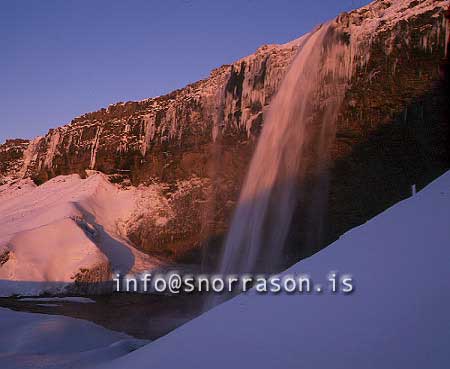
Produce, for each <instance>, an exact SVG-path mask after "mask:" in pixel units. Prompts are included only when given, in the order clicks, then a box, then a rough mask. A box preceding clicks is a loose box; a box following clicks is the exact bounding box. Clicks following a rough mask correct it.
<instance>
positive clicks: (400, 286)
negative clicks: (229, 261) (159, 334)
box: [105, 172, 450, 369]
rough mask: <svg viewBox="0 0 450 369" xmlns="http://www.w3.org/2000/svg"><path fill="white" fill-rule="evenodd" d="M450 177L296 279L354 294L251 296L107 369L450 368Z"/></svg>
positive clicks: (355, 233) (306, 266) (345, 239)
mask: <svg viewBox="0 0 450 369" xmlns="http://www.w3.org/2000/svg"><path fill="white" fill-rule="evenodd" d="M449 219H450V172H447V173H446V174H445V175H443V176H442V177H441V178H439V179H438V180H436V181H435V182H433V183H432V184H431V185H429V186H428V187H427V188H425V189H424V190H423V191H421V192H419V193H418V194H417V195H416V196H415V197H413V198H410V199H408V200H405V201H402V202H400V203H398V204H397V205H395V206H393V207H392V208H390V209H388V210H387V211H385V212H384V213H382V214H380V215H379V216H377V217H375V218H373V219H372V220H370V221H369V222H367V223H366V224H364V225H362V226H360V227H358V228H355V229H353V230H351V231H349V232H348V233H346V234H345V235H343V236H342V237H341V238H340V239H339V240H338V241H336V242H335V243H333V244H332V245H330V246H329V247H328V248H326V249H324V250H322V251H321V252H319V253H318V254H316V255H314V256H312V257H310V258H309V259H307V260H304V261H301V262H300V263H298V264H296V265H294V266H293V267H292V268H291V269H290V270H288V271H287V272H286V273H296V274H297V273H308V274H310V275H311V277H312V278H313V280H314V279H316V280H317V279H321V280H324V278H326V276H327V275H328V273H329V272H330V271H338V272H341V273H351V274H352V275H353V278H354V281H355V286H356V290H355V292H354V293H353V294H351V295H340V294H337V295H331V294H327V293H323V294H310V295H286V294H280V295H256V294H255V293H254V292H253V293H250V294H247V295H241V296H238V297H237V298H235V299H233V300H231V301H228V302H227V303H225V304H223V305H221V306H218V307H217V308H215V309H213V310H212V311H210V312H208V313H206V314H204V315H203V316H201V317H199V318H197V319H195V320H194V321H191V322H190V323H188V324H186V325H185V326H183V327H181V328H179V329H177V330H176V331H174V332H172V333H170V334H169V335H167V336H165V337H163V338H161V339H159V340H158V341H155V342H153V343H151V344H149V345H148V346H146V347H144V348H142V349H140V350H137V351H135V352H133V353H131V354H129V355H127V356H125V357H123V358H120V359H118V360H116V361H114V362H112V363H109V364H108V365H105V367H106V368H109V369H115V368H126V367H129V368H134V369H139V368H146V369H147V368H151V369H163V368H178V367H180V368H181V367H182V368H198V369H201V368H217V369H220V368H259V369H263V368H271V369H273V368H284V369H289V368H292V369H300V368H314V369H321V368H323V369H329V368H335V369H339V368H374V369H375V368H376V369H379V368H383V369H389V368H392V369H398V368H409V369H413V368H418V369H419V368H420V369H422V368H430V369H432V368H436V369H438V368H439V369H440V368H447V367H450V351H449V350H448V342H450V319H449V317H448V312H449V311H450V268H449V266H450V248H449V244H450V227H449Z"/></svg>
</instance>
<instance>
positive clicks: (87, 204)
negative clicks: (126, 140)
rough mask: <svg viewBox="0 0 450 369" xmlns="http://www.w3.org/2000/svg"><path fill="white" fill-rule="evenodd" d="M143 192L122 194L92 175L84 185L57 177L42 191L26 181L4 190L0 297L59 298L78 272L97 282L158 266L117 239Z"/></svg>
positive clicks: (74, 178) (0, 193)
mask: <svg viewBox="0 0 450 369" xmlns="http://www.w3.org/2000/svg"><path fill="white" fill-rule="evenodd" d="M143 191H144V190H142V189H139V188H135V187H130V188H129V189H122V188H120V187H118V186H115V185H113V184H111V183H110V182H109V181H108V179H107V177H106V176H104V175H103V174H100V173H97V172H91V173H90V176H89V177H88V178H87V179H81V178H80V177H79V176H78V175H69V176H59V177H56V178H53V179H52V180H50V181H48V182H46V183H45V184H43V185H41V186H39V187H36V186H35V185H34V184H33V183H32V182H31V180H29V179H25V180H20V181H16V182H12V183H9V184H6V185H3V186H1V187H0V295H3V296H8V295H12V294H22V295H38V294H40V293H42V292H50V293H60V292H64V289H65V287H66V286H67V285H68V284H69V283H71V282H73V281H74V279H75V278H79V275H80V273H81V274H82V273H83V271H84V273H86V271H91V272H92V273H93V275H94V276H93V277H88V278H91V279H88V281H89V282H98V281H104V280H109V279H110V278H111V271H114V272H120V273H139V272H142V271H144V270H149V269H152V268H154V267H155V266H157V265H159V263H160V262H159V261H158V260H156V259H154V258H151V257H149V256H148V255H146V254H143V253H141V252H139V251H138V250H136V249H135V248H133V247H132V246H130V244H129V243H128V242H127V240H126V239H125V238H124V237H122V236H121V224H122V223H123V222H126V221H128V219H129V218H130V217H132V216H135V214H134V213H135V211H136V208H137V207H138V204H137V203H138V202H139V201H138V200H139V199H141V198H142V197H143V195H142V193H143ZM147 191H148V190H147ZM92 278H95V279H96V280H92ZM83 281H85V280H83Z"/></svg>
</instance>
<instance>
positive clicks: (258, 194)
mask: <svg viewBox="0 0 450 369" xmlns="http://www.w3.org/2000/svg"><path fill="white" fill-rule="evenodd" d="M351 60H352V57H351V47H350V45H349V44H348V39H347V40H346V37H344V34H343V33H342V32H340V31H339V30H338V28H337V24H336V23H335V22H330V23H328V24H325V25H322V26H321V27H319V28H318V29H316V30H315V31H314V32H312V33H310V34H308V35H306V36H304V37H303V41H302V44H301V45H300V48H299V51H298V54H297V56H296V57H295V59H294V61H293V63H292V65H291V67H290V69H289V71H288V72H287V74H286V76H285V78H284V80H283V82H282V84H281V86H280V89H279V91H278V93H277V94H276V96H275V98H274V99H273V100H272V102H271V105H270V108H269V111H268V113H267V115H266V118H265V123H264V127H263V130H262V132H261V136H260V138H259V141H258V144H257V147H256V150H255V153H254V155H253V158H252V160H251V163H250V167H249V170H248V173H247V176H246V179H245V182H244V185H243V188H242V191H241V194H240V198H239V202H238V205H237V208H236V210H235V213H234V216H233V219H232V222H231V227H230V230H229V233H228V235H227V238H226V242H225V246H224V250H223V254H222V259H221V264H220V273H221V274H224V275H227V274H231V273H239V274H242V273H255V272H264V273H268V272H273V271H277V270H279V268H280V265H282V260H283V250H284V244H285V242H286V238H287V236H288V232H289V229H290V226H291V221H292V217H293V214H294V212H295V210H296V207H297V206H298V202H299V200H300V198H301V197H302V196H307V194H305V193H304V192H303V189H302V185H301V183H302V179H303V178H306V174H307V173H308V174H311V175H313V176H314V175H317V176H318V177H317V178H319V180H318V181H317V186H316V188H314V189H313V191H312V195H311V199H309V200H310V201H309V203H310V204H311V205H312V209H310V210H311V212H312V213H313V214H315V216H316V217H317V218H318V219H319V222H320V218H321V217H322V213H323V208H325V207H326V201H325V200H326V199H324V196H327V194H326V193H324V192H328V190H327V180H326V174H323V170H324V168H325V167H326V159H327V155H328V154H327V153H328V151H329V148H330V145H331V144H332V142H333V140H334V136H335V125H336V118H337V115H338V112H339V108H340V106H341V103H342V101H343V98H344V94H345V89H346V85H347V82H348V80H349V77H350V75H351V70H352V65H351V64H352V63H351ZM313 162H314V163H315V164H314V166H312V163H313ZM311 167H314V168H315V169H313V170H312V171H311V170H310V168H311ZM315 207H317V209H316V208H315Z"/></svg>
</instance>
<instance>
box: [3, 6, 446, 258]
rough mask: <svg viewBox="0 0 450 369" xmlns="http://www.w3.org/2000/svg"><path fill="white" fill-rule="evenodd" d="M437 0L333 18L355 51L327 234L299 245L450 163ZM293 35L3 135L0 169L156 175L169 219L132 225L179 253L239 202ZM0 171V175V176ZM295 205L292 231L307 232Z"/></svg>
mask: <svg viewBox="0 0 450 369" xmlns="http://www.w3.org/2000/svg"><path fill="white" fill-rule="evenodd" d="M444 7H446V2H445V1H432V0H423V1H413V2H411V1H405V0H395V1H379V0H378V1H375V2H373V3H372V4H370V5H368V6H366V7H364V8H361V9H359V10H357V11H354V12H351V13H349V14H342V15H341V16H339V17H338V18H337V20H336V22H337V24H338V25H339V26H340V27H343V28H344V29H346V30H347V31H346V34H345V37H348V39H349V42H352V43H354V44H355V45H357V47H356V48H355V50H354V63H355V73H354V76H353V79H352V82H351V87H350V89H349V91H348V92H347V95H346V99H345V103H344V106H343V107H342V112H341V114H340V118H339V121H338V125H337V126H338V128H337V132H336V141H335V144H334V146H333V148H332V151H331V153H330V159H331V160H330V165H329V168H330V170H331V176H330V178H331V182H330V199H329V206H328V208H329V212H328V216H327V219H326V222H325V224H326V226H325V228H324V229H323V231H322V232H321V233H322V234H323V237H322V238H321V239H320V240H315V241H314V242H313V243H312V244H311V245H309V247H305V246H304V245H303V246H301V247H297V248H296V249H295V250H293V251H292V254H293V257H294V258H298V257H301V256H305V255H308V254H310V253H312V252H314V251H316V250H317V249H319V248H321V247H323V245H324V244H326V243H327V242H329V241H331V240H332V239H334V238H336V237H338V236H339V235H340V234H342V233H343V232H344V231H345V230H347V229H349V228H350V227H352V226H355V225H357V224H360V223H362V222H364V221H365V220H367V219H368V218H370V217H371V216H373V215H375V214H376V213H378V212H380V211H381V210H383V209H385V208H386V207H387V206H389V205H391V204H393V203H394V202H396V201H398V200H400V199H401V198H404V197H406V196H408V195H409V191H410V190H409V189H410V185H412V184H417V185H418V186H419V188H420V187H421V186H423V185H425V184H426V183H428V182H429V181H430V180H432V179H433V178H435V177H436V176H437V175H439V174H440V173H442V172H443V171H444V170H445V169H446V168H448V164H449V162H448V152H447V151H446V144H447V141H446V140H447V136H448V94H447V91H446V90H445V88H444V87H443V86H441V85H440V84H439V68H438V67H439V61H440V59H441V58H442V57H443V55H444V45H445V37H446V36H445V27H446V25H445V22H444V17H443V14H442V13H443V9H444ZM298 47H299V40H295V41H293V42H291V43H288V44H285V45H267V46H263V47H261V48H259V49H258V50H257V51H256V53H255V54H253V55H250V56H248V57H246V58H243V59H241V60H239V61H237V62H235V63H233V64H232V65H225V66H222V67H220V68H218V69H216V70H214V71H213V72H212V73H211V75H210V77H209V78H208V79H205V80H202V81H199V82H197V83H194V84H191V85H188V86H186V87H185V88H183V89H180V90H177V91H174V92H172V93H170V94H168V95H165V96H160V97H156V98H150V99H147V100H143V101H139V102H126V103H118V104H114V105H111V106H109V107H108V108H106V109H101V110H99V111H97V112H93V113H88V114H85V115H83V116H81V117H78V118H75V119H74V120H72V122H71V123H70V124H68V125H66V126H63V127H60V128H56V129H54V130H50V131H49V132H48V134H47V135H45V136H44V137H38V138H36V139H35V140H32V141H30V142H28V141H24V140H10V141H8V142H7V143H6V144H4V145H0V159H1V161H0V175H1V176H3V177H4V179H3V180H5V178H10V179H11V178H18V177H26V176H30V177H32V178H33V179H34V180H35V182H36V183H43V182H45V181H47V180H48V179H50V178H52V177H55V176H58V175H61V174H70V173H79V174H82V175H84V171H85V170H86V169H95V170H99V171H102V172H104V173H107V174H111V175H113V178H114V179H115V180H116V181H120V180H122V179H124V178H126V179H130V180H131V183H132V184H133V185H139V184H144V185H151V184H153V183H158V184H162V185H163V187H164V188H165V196H166V197H167V201H168V202H169V203H170V209H171V211H173V212H174V216H171V217H168V218H170V220H169V221H167V222H166V223H164V224H159V225H158V224H156V223H155V222H156V221H155V217H145V216H144V217H142V218H141V219H140V220H138V221H136V223H135V224H133V226H132V227H130V229H129V230H128V237H129V238H130V240H131V241H133V243H134V244H135V245H136V246H137V247H140V248H142V249H143V250H146V251H148V252H151V253H159V254H163V255H166V256H169V257H172V258H174V259H177V260H180V259H186V258H187V257H188V256H189V255H191V256H192V252H193V251H194V250H198V249H199V246H200V245H203V244H204V243H205V242H206V241H208V240H211V239H213V240H214V239H215V238H216V237H218V238H220V237H221V235H222V234H223V233H224V232H225V230H226V229H227V225H228V222H229V219H230V216H231V214H232V211H233V209H234V207H235V204H236V199H237V196H238V193H239V189H240V187H241V184H242V181H243V178H244V176H245V173H246V169H247V166H248V163H249V160H250V158H251V155H252V152H253V149H254V147H255V142H256V139H257V138H258V135H259V132H260V130H261V128H262V125H263V124H264V114H265V113H266V111H267V109H268V107H269V104H270V101H271V98H272V97H273V96H274V94H275V93H276V91H277V88H278V87H279V85H280V82H281V80H282V79H283V76H284V74H285V72H286V70H287V68H288V67H289V65H290V63H291V62H292V60H293V58H294V57H295V55H296V51H297V49H298ZM0 178H1V177H0ZM307 203H308V200H307V199H306V200H304V201H303V202H302V203H301V204H300V205H299V212H298V213H299V214H298V216H297V218H296V222H295V223H294V225H293V227H292V228H293V235H292V237H294V239H299V238H298V237H300V239H303V238H302V237H303V236H302V235H303V234H304V233H305V232H306V231H305V229H304V228H305V227H306V226H305V224H307V221H305V214H304V212H305V211H304V210H302V209H307V208H308V204H307Z"/></svg>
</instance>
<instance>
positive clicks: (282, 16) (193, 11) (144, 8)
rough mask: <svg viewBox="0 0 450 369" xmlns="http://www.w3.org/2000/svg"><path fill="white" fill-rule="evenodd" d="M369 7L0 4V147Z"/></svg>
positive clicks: (305, 0)
mask: <svg viewBox="0 0 450 369" xmlns="http://www.w3.org/2000/svg"><path fill="white" fill-rule="evenodd" d="M368 2H369V1H368V0H339V1H336V0H277V1H275V0H247V1H246V0H228V1H215V0H160V1H153V0H146V1H145V0H129V1H124V0H120V1H119V0H109V1H104V0H90V1H86V0H77V1H73V0H64V1H61V0H45V1H33V0H27V1H24V0H14V1H1V2H0V50H1V54H0V55H1V57H0V119H1V122H0V142H3V141H4V140H5V139H6V138H12V137H23V138H32V137H35V136H37V135H40V134H44V133H46V132H47V130H48V129H49V128H52V127H57V126H60V125H63V124H65V123H67V122H69V121H70V120H71V119H72V118H73V117H75V116H77V115H80V114H82V113H85V112H88V111H94V110H97V109H99V108H101V107H105V106H107V105H109V104H111V103H114V102H117V101H128V100H140V99H144V98H147V97H151V96H155V95H162V94H164V93H167V92H170V91H171V90H174V89H176V88H180V87H183V86H184V85H186V84H187V83H190V82H194V81H196V80H198V79H201V78H205V77H207V76H208V74H209V72H210V70H211V69H213V68H216V67H218V66H220V65H222V64H227V63H231V62H233V61H234V60H236V59H239V58H241V57H243V56H245V55H248V54H250V53H252V52H254V51H255V50H256V49H257V48H258V47H259V46H261V45H263V44H268V43H284V42H287V41H290V40H292V39H294V38H296V37H298V36H300V35H301V34H303V33H305V32H307V31H309V30H310V29H311V28H313V27H314V26H315V25H317V24H319V23H321V22H323V21H326V20H328V19H331V18H333V17H334V16H336V15H337V14H339V13H340V12H342V11H346V10H349V9H353V8H357V7H359V6H362V5H365V4H367V3H368Z"/></svg>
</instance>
